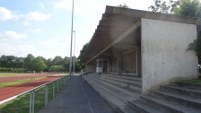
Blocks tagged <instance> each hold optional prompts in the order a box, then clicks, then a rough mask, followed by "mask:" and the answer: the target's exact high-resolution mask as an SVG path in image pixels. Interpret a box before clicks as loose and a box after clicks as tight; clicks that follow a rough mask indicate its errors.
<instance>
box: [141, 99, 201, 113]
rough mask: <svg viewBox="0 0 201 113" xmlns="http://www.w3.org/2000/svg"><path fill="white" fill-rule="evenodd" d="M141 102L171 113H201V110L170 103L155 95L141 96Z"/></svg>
mask: <svg viewBox="0 0 201 113" xmlns="http://www.w3.org/2000/svg"><path fill="white" fill-rule="evenodd" d="M140 98H141V100H142V101H144V102H145V103H149V105H151V106H154V107H158V108H160V109H163V110H165V111H166V112H169V113H200V110H196V109H193V108H189V107H186V106H183V105H181V104H178V103H174V102H170V101H168V100H165V99H164V98H162V97H156V96H155V95H147V96H142V95H141V96H140Z"/></svg>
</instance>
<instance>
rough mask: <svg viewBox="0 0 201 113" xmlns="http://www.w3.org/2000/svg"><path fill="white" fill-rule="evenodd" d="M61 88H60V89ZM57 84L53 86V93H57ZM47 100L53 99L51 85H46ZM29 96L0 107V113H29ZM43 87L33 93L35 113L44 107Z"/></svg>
mask: <svg viewBox="0 0 201 113" xmlns="http://www.w3.org/2000/svg"><path fill="white" fill-rule="evenodd" d="M60 88H61V87H60ZM58 90H59V89H57V84H55V92H56V93H57V92H58ZM48 92H49V94H48V100H49V101H51V100H52V98H53V94H52V92H53V83H50V84H48ZM29 96H30V95H29V94H27V95H24V96H22V97H19V98H17V99H15V100H13V101H10V102H8V103H6V104H4V105H2V106H0V113H29V98H30V97H29ZM44 97H45V87H42V88H40V89H38V90H36V92H35V109H34V111H35V113H38V112H39V111H40V110H41V109H42V108H44V107H45V98H44Z"/></svg>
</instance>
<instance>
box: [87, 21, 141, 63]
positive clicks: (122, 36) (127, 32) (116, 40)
mask: <svg viewBox="0 0 201 113" xmlns="http://www.w3.org/2000/svg"><path fill="white" fill-rule="evenodd" d="M140 25H141V21H140V20H139V21H137V22H136V23H134V24H133V25H132V26H131V27H129V28H128V29H127V30H126V31H124V32H123V33H122V34H121V35H120V36H118V37H117V38H116V39H115V40H114V41H112V42H111V43H110V44H109V45H108V46H106V47H105V48H103V49H102V50H101V51H100V52H99V53H98V54H96V55H95V56H94V57H93V58H91V59H90V60H89V61H88V62H87V63H86V64H88V63H90V62H91V61H92V60H94V59H95V58H97V57H98V56H99V55H101V54H102V53H103V52H105V51H106V50H108V49H109V48H111V47H112V46H114V45H115V44H117V43H118V42H120V41H121V40H123V39H124V38H126V37H127V36H128V35H130V34H131V33H132V32H133V31H135V30H136V29H137V28H139V27H140Z"/></svg>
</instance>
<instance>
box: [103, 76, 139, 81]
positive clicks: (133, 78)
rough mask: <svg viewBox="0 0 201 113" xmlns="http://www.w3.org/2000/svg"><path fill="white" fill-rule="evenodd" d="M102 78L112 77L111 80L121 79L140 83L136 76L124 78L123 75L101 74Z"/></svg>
mask: <svg viewBox="0 0 201 113" xmlns="http://www.w3.org/2000/svg"><path fill="white" fill-rule="evenodd" d="M102 76H107V77H112V78H121V79H124V80H132V81H139V82H141V81H142V79H141V78H140V77H137V76H125V75H112V74H102Z"/></svg>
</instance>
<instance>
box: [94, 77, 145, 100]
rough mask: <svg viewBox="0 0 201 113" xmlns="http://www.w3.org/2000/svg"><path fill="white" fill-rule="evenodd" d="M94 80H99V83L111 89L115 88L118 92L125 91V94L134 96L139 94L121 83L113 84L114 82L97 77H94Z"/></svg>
mask: <svg viewBox="0 0 201 113" xmlns="http://www.w3.org/2000/svg"><path fill="white" fill-rule="evenodd" d="M94 80H95V81H97V82H99V83H101V84H104V85H106V87H111V88H113V89H116V90H118V91H120V92H123V93H125V94H127V95H130V96H133V97H135V98H137V97H139V95H140V94H141V93H139V92H138V91H136V90H133V89H130V88H128V87H125V86H122V85H119V84H115V83H112V82H108V81H105V80H104V79H101V78H99V77H94Z"/></svg>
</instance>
